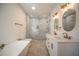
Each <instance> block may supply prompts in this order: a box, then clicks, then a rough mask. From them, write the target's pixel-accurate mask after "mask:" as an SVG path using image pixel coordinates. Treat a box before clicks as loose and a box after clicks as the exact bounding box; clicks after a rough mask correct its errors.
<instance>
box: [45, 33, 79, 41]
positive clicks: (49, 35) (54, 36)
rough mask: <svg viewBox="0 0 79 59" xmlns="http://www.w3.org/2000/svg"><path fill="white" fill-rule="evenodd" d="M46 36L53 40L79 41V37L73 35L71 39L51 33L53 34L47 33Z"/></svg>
mask: <svg viewBox="0 0 79 59" xmlns="http://www.w3.org/2000/svg"><path fill="white" fill-rule="evenodd" d="M46 37H47V38H49V39H51V41H54V42H79V40H78V39H76V38H73V37H72V38H71V39H70V40H69V39H66V38H63V37H60V36H57V35H51V34H47V35H46Z"/></svg>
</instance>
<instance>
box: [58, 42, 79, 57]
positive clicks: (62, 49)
mask: <svg viewBox="0 0 79 59" xmlns="http://www.w3.org/2000/svg"><path fill="white" fill-rule="evenodd" d="M58 55H60V56H78V55H79V43H77V42H62V43H58Z"/></svg>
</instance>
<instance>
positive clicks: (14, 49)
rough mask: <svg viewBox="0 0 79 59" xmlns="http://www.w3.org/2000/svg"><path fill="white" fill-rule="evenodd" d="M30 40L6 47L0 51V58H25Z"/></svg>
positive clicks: (18, 41) (19, 41)
mask: <svg viewBox="0 0 79 59" xmlns="http://www.w3.org/2000/svg"><path fill="white" fill-rule="evenodd" d="M31 40H32V39H25V40H17V41H15V42H13V43H11V44H8V45H6V46H5V47H4V48H3V49H2V50H1V51H0V55H1V56H26V55H27V51H28V48H29V46H30V42H31Z"/></svg>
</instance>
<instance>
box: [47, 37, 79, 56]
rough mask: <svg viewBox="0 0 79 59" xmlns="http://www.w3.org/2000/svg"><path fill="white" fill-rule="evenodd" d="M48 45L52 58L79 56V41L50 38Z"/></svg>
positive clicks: (48, 38)
mask: <svg viewBox="0 0 79 59" xmlns="http://www.w3.org/2000/svg"><path fill="white" fill-rule="evenodd" d="M48 42H49V43H48ZM46 45H47V48H48V51H49V54H50V56H79V41H76V40H75V41H74V40H67V39H64V38H60V39H58V38H55V37H53V36H48V37H47V40H46Z"/></svg>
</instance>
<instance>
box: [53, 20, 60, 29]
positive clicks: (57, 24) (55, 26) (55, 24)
mask: <svg viewBox="0 0 79 59" xmlns="http://www.w3.org/2000/svg"><path fill="white" fill-rule="evenodd" d="M58 27H59V20H58V19H55V21H54V30H58Z"/></svg>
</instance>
